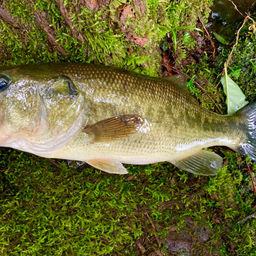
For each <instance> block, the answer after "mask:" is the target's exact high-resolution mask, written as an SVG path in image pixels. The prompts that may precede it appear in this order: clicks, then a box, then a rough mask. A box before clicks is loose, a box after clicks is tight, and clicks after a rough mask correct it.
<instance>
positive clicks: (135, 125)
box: [83, 115, 143, 142]
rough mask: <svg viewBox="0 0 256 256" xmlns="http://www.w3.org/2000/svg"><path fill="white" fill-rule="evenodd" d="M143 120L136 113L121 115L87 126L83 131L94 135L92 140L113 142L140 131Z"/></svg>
mask: <svg viewBox="0 0 256 256" xmlns="http://www.w3.org/2000/svg"><path fill="white" fill-rule="evenodd" d="M142 124H143V121H142V119H141V118H140V117H137V116H134V115H120V116H115V117H111V118H108V119H105V120H102V121H100V122H98V123H96V124H94V125H91V126H86V127H85V128H84V129H83V132H85V133H86V134H88V135H89V136H91V137H92V142H112V141H115V140H119V139H123V138H125V137H127V136H130V135H132V134H134V133H136V132H137V131H138V129H139V128H140V126H141V125H142Z"/></svg>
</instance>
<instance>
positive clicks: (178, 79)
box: [164, 75, 188, 92]
mask: <svg viewBox="0 0 256 256" xmlns="http://www.w3.org/2000/svg"><path fill="white" fill-rule="evenodd" d="M164 79H165V80H167V81H169V82H170V83H171V84H173V85H176V86H178V87H180V88H181V89H183V90H184V91H186V92H188V88H187V83H186V82H187V77H186V76H184V75H173V76H167V77H164Z"/></svg>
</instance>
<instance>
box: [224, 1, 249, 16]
mask: <svg viewBox="0 0 256 256" xmlns="http://www.w3.org/2000/svg"><path fill="white" fill-rule="evenodd" d="M228 1H229V2H231V3H232V4H233V5H234V9H235V10H236V11H238V12H239V14H240V15H242V16H243V17H245V16H244V15H243V14H242V13H241V12H240V11H239V10H238V8H237V6H236V5H235V3H234V2H233V1H232V0H228Z"/></svg>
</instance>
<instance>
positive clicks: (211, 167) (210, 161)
mask: <svg viewBox="0 0 256 256" xmlns="http://www.w3.org/2000/svg"><path fill="white" fill-rule="evenodd" d="M222 162H223V159H222V158H221V157H220V156H219V155H217V154H215V153H213V152H209V151H204V150H200V151H199V152H197V153H196V154H194V155H192V156H189V157H187V158H185V159H182V160H179V161H171V163H172V164H174V165H175V166H177V167H178V168H180V169H182V170H185V171H188V172H192V173H194V174H198V175H204V176H211V175H216V171H217V170H219V169H221V167H222Z"/></svg>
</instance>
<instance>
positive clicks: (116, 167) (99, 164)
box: [86, 159, 128, 174]
mask: <svg viewBox="0 0 256 256" xmlns="http://www.w3.org/2000/svg"><path fill="white" fill-rule="evenodd" d="M86 163H87V164H89V165H91V166H93V167H95V168H97V169H99V170H101V171H104V172H108V173H115V174H127V173H128V172H127V171H126V168H124V166H123V165H122V163H120V162H115V161H111V160H106V159H92V160H88V161H86Z"/></svg>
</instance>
